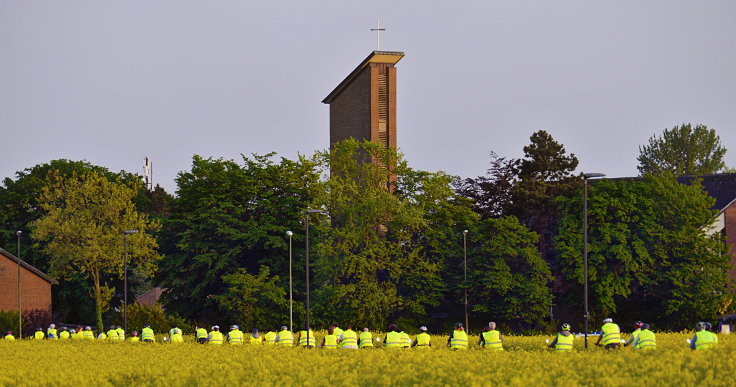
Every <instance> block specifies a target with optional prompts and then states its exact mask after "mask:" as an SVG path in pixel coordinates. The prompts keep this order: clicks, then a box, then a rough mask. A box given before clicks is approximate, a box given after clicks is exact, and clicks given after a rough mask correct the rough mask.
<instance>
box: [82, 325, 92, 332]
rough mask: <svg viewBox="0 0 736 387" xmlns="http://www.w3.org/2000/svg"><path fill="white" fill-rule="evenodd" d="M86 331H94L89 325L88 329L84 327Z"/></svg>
mask: <svg viewBox="0 0 736 387" xmlns="http://www.w3.org/2000/svg"><path fill="white" fill-rule="evenodd" d="M84 330H85V331H91V330H92V327H91V326H89V325H87V326H86V327H84Z"/></svg>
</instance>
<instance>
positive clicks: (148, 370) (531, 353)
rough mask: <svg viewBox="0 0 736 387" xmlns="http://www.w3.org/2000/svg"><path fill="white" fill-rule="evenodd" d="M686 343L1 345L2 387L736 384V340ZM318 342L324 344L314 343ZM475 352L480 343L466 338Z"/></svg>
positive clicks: (671, 339)
mask: <svg viewBox="0 0 736 387" xmlns="http://www.w3.org/2000/svg"><path fill="white" fill-rule="evenodd" d="M691 336H692V334H691V333H668V334H664V333H660V334H658V335H657V344H658V349H657V350H656V351H650V352H640V351H635V350H633V349H631V348H624V349H621V350H613V351H606V350H604V349H601V348H597V347H592V346H591V347H592V348H591V349H590V350H589V351H587V352H586V351H583V350H582V346H583V339H582V338H580V339H578V340H577V341H576V343H575V345H576V351H574V352H572V353H555V352H554V351H552V350H548V349H546V343H545V339H550V340H551V339H552V338H553V337H551V336H530V337H529V336H527V337H515V336H507V337H506V338H505V343H504V346H505V348H506V351H504V352H489V351H485V350H481V349H477V348H471V349H469V350H466V351H452V350H450V349H447V348H446V347H445V346H444V344H445V342H446V340H447V336H444V337H443V336H433V340H432V341H433V345H434V346H435V347H434V348H433V349H430V350H417V349H391V350H389V349H385V348H382V347H378V348H375V349H372V350H346V349H339V350H321V349H311V350H306V349H301V348H280V347H274V346H261V345H259V346H255V345H242V346H232V345H221V346H215V345H200V344H195V343H193V342H192V338H191V337H188V340H189V341H188V342H186V343H183V344H163V343H156V344H144V343H129V342H124V343H122V342H120V343H117V342H107V341H99V340H95V341H63V342H62V341H46V340H44V341H33V340H18V341H15V342H4V341H2V340H0V385H4V386H10V385H19V386H77V387H79V386H90V385H94V386H107V385H113V386H119V385H134V386H140V385H144V386H181V385H202V386H223V385H227V386H236V385H249V384H256V385H283V386H292V385H308V386H310V385H314V386H323V385H362V386H372V385H444V386H465V385H470V386H484V385H493V384H503V385H518V386H540V385H565V386H575V385H601V386H660V385H682V386H693V385H707V386H732V385H734V384H736V379H735V378H734V373H735V371H736V336H734V335H721V336H720V344H719V345H718V347H717V348H715V349H712V350H708V351H691V350H690V349H688V347H687V344H686V343H685V339H686V338H689V337H691ZM317 338H318V339H321V334H320V333H317ZM472 339H473V342H476V341H477V336H473V337H472Z"/></svg>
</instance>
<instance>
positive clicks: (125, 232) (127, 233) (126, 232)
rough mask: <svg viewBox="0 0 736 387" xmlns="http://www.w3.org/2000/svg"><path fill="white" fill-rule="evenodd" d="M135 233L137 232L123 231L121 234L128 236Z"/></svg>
mask: <svg viewBox="0 0 736 387" xmlns="http://www.w3.org/2000/svg"><path fill="white" fill-rule="evenodd" d="M137 232H138V230H125V231H123V234H125V235H130V234H135V233H137Z"/></svg>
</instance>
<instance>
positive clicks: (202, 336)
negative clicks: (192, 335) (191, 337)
mask: <svg viewBox="0 0 736 387" xmlns="http://www.w3.org/2000/svg"><path fill="white" fill-rule="evenodd" d="M206 338H207V330H206V329H204V328H199V329H197V340H199V339H206Z"/></svg>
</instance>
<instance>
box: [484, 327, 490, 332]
mask: <svg viewBox="0 0 736 387" xmlns="http://www.w3.org/2000/svg"><path fill="white" fill-rule="evenodd" d="M490 331H491V327H489V326H488V325H486V326H484V327H483V332H490Z"/></svg>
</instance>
